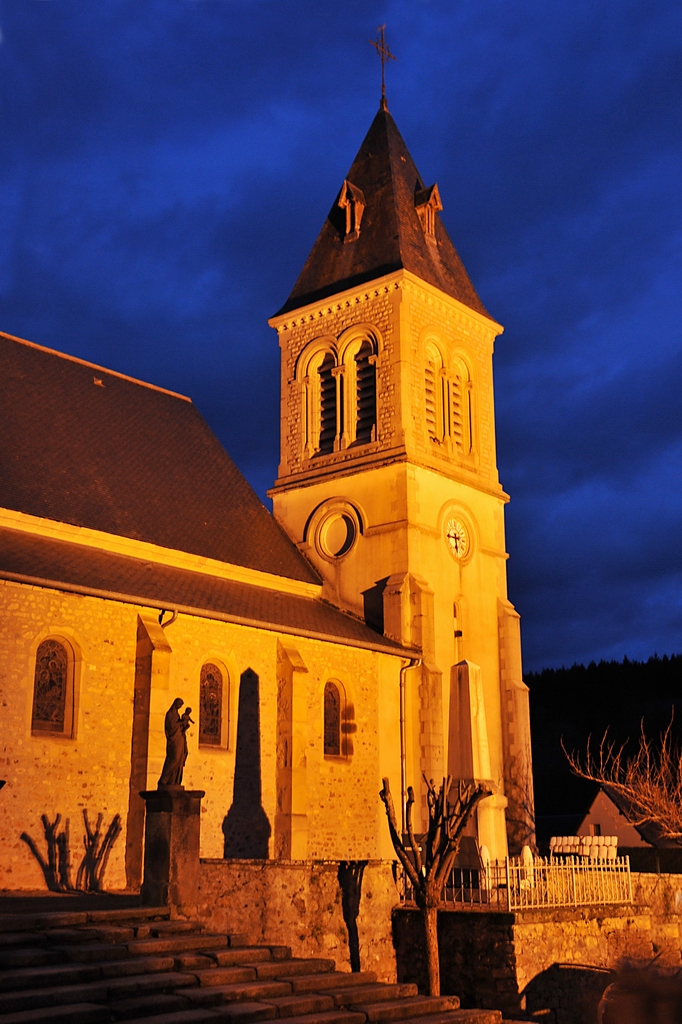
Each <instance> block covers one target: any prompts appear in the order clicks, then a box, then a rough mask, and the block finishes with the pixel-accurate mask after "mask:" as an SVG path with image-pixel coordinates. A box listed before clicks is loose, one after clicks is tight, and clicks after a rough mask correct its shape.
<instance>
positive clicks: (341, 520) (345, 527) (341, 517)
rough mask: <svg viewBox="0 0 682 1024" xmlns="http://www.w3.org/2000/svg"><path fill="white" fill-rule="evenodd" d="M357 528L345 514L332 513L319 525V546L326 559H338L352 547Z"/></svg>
mask: <svg viewBox="0 0 682 1024" xmlns="http://www.w3.org/2000/svg"><path fill="white" fill-rule="evenodd" d="M356 537H357V526H356V524H355V522H354V520H353V518H352V516H350V515H348V513H346V512H332V513H331V514H330V515H328V516H327V517H326V518H325V519H324V521H323V522H322V523H321V524H320V528H319V532H318V540H319V545H320V548H321V550H322V552H323V553H324V554H325V555H327V557H328V558H340V557H341V555H345V554H346V553H347V552H348V551H350V549H351V548H352V547H353V544H354V543H355V538H356Z"/></svg>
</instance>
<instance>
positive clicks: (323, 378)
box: [318, 353, 336, 454]
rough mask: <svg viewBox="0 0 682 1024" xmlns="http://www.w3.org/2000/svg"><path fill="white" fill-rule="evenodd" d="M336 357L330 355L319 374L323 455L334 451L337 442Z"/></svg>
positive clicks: (323, 361)
mask: <svg viewBox="0 0 682 1024" xmlns="http://www.w3.org/2000/svg"><path fill="white" fill-rule="evenodd" d="M333 369H334V357H333V356H332V355H331V353H328V354H327V355H326V356H325V357H324V359H323V360H322V362H321V363H320V367H319V370H318V373H319V375H320V442H319V450H320V452H321V453H322V454H327V453H329V452H333V451H334V441H335V440H336V378H335V377H334V374H333V372H332V371H333Z"/></svg>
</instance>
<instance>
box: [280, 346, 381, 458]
mask: <svg viewBox="0 0 682 1024" xmlns="http://www.w3.org/2000/svg"><path fill="white" fill-rule="evenodd" d="M375 363H376V344H375V342H374V339H370V338H368V337H366V336H365V337H363V336H362V335H360V336H357V335H356V336H355V337H352V338H351V339H350V340H346V342H345V343H341V344H337V342H336V341H335V340H334V339H332V338H330V339H329V342H328V343H326V344H325V343H324V342H315V343H314V345H313V352H312V354H311V355H310V356H309V357H308V358H307V359H305V358H304V359H303V360H302V364H303V365H302V369H301V370H299V371H297V372H298V373H299V374H300V377H299V379H301V380H302V382H303V389H304V429H303V433H304V442H303V444H304V450H305V453H306V455H307V456H308V457H312V456H314V455H329V454H330V453H331V452H336V451H340V450H341V449H344V448H349V447H351V446H353V445H364V444H370V443H371V442H372V441H374V440H375V439H376V424H377V382H376V366H375Z"/></svg>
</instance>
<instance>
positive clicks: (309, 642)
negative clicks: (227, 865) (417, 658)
mask: <svg viewBox="0 0 682 1024" xmlns="http://www.w3.org/2000/svg"><path fill="white" fill-rule="evenodd" d="M143 616H144V617H145V619H146V620H150V624H149V628H152V626H153V625H154V623H157V622H158V610H156V609H149V608H144V607H141V606H136V605H133V604H127V603H125V602H120V601H114V600H104V599H101V598H98V597H91V596H81V595H78V594H71V593H60V592H58V591H56V590H51V589H49V588H42V587H33V586H26V585H23V584H18V583H10V582H6V581H0V706H1V707H2V710H3V726H4V728H3V734H2V740H0V777H1V778H2V779H4V780H6V785H5V787H4V789H3V790H2V794H1V798H0V808H1V810H2V815H3V828H2V830H1V831H0V889H7V890H42V889H44V888H45V881H44V878H43V875H42V872H41V870H40V867H39V865H38V863H37V861H36V860H35V859H34V857H33V856H32V854H31V852H30V850H29V848H28V846H27V845H26V844H25V843H24V842H22V840H21V838H20V836H21V834H22V833H23V832H26V833H28V834H29V835H30V836H31V837H32V838H33V839H34V840H35V841H36V843H37V845H38V848H39V849H40V850H42V851H43V852H45V849H46V844H45V839H44V836H43V827H42V824H41V815H42V814H46V815H47V816H48V817H49V819H50V820H51V821H53V820H54V818H55V816H56V815H57V814H61V823H62V826H63V825H64V823H65V822H66V820H67V819H68V820H69V822H70V835H71V843H70V846H71V854H72V862H73V876H74V878H73V880H75V870H76V868H77V866H78V864H79V863H80V860H81V857H82V848H83V847H82V835H83V831H84V829H83V819H82V812H83V810H87V812H88V814H89V816H90V819H91V821H92V822H94V821H96V820H97V815H98V814H99V813H100V812H101V813H102V814H103V815H104V827H105V828H106V826H107V825H108V824H109V822H110V821H111V819H112V818H113V816H114V815H115V814H119V815H120V817H121V824H122V827H123V832H122V834H121V835H120V836H119V838H118V840H117V842H116V844H115V846H114V849H113V852H112V855H111V858H110V860H109V863H108V867H107V872H106V877H105V879H104V884H105V886H106V888H108V889H114V890H116V889H122V888H124V887H125V886H126V885H127V886H128V887H130V888H137V887H139V884H140V880H141V879H140V877H139V870H137V871H136V870H134V869H133V867H134V865H133V866H132V867H131V864H132V859H133V858H132V854H131V849H130V848H131V847H132V846H135V847H136V848H138V851H137V857H136V862H137V865H138V867H139V865H140V864H141V850H142V824H141V819H140V820H139V821H138V819H137V818H136V819H135V820H134V821H133V822H132V824H133V825H135V826H136V828H133V827H132V826H131V820H132V811H131V807H132V798H133V797H135V796H136V793H137V792H138V791H139V790H142V789H148V788H152V789H153V788H155V787H156V782H157V779H158V776H159V774H160V771H161V766H162V763H163V757H164V753H165V738H164V732H163V717H164V714H165V712H166V710H167V709H168V707H169V706H170V704H171V701H172V700H173V698H174V697H176V696H179V697H182V698H183V699H184V700H185V701H186V702H187V704H189V705H190V706H191V707H192V708H193V709H194V711H193V718H194V721H195V723H196V724H195V725H194V726H192V727H191V729H190V731H189V734H188V747H189V758H188V761H187V765H186V769H185V775H184V785H185V786H186V787H187V788H188V789H194V790H204V791H205V793H206V796H205V797H204V799H203V801H202V812H201V853H202V855H203V856H205V857H220V856H223V854H224V852H225V849H226V845H227V840H228V833H230V835H232V834H236V833H238V832H239V830H240V828H241V832H242V833H243V836H244V838H245V840H246V841H247V842H250V846H249V847H247V848H248V851H249V852H250V853H253V854H255V853H256V849H255V848H254V844H253V828H252V825H253V822H252V819H251V818H249V816H248V814H247V815H244V814H242V815H241V818H240V816H239V815H238V814H236V811H237V810H239V809H240V808H241V809H243V805H244V803H245V800H244V798H247V799H246V803H248V804H249V805H253V803H254V800H255V805H256V809H257V810H258V813H259V816H260V828H261V833H262V835H261V839H262V842H261V844H260V847H262V849H260V848H259V851H258V852H259V855H260V856H263V857H268V856H273V853H274V852H275V833H276V828H277V826H278V824H279V825H280V827H286V825H287V822H286V821H285V822H284V825H283V826H282V823H281V820H280V821H279V823H278V821H277V818H278V809H279V808H278V795H279V791H281V789H282V785H281V775H282V771H283V770H286V768H287V764H285V765H284V766H283V765H282V764H281V763H280V762H281V761H282V759H283V757H282V748H283V747H285V748H286V744H282V743H281V742H278V740H279V739H280V738H281V735H282V733H283V732H284V728H283V724H282V720H283V719H284V718H285V716H286V708H282V707H281V702H280V703H278V650H279V648H281V647H282V646H283V645H285V646H286V648H287V650H288V651H290V652H291V651H294V652H295V657H296V660H297V664H298V665H299V666H300V670H299V671H297V673H296V687H297V700H298V703H299V705H300V708H301V712H300V720H299V721H297V723H296V725H297V730H298V733H300V736H298V739H299V754H298V758H297V763H296V764H295V765H294V766H293V767H294V768H295V769H296V783H297V786H298V790H297V794H298V796H297V799H298V803H297V804H296V812H297V815H298V819H299V821H301V820H302V821H304V823H305V845H306V849H305V850H304V851H301V853H300V854H299V856H305V857H308V858H311V859H312V858H333V857H340V856H347V857H352V858H356V859H359V858H372V857H374V858H376V857H382V856H385V855H386V852H389V851H390V839H389V836H388V829H387V826H386V824H385V814H384V811H383V807H382V806H381V802H380V800H379V796H378V794H379V789H380V788H381V778H382V776H383V775H390V776H391V778H392V781H393V785H394V789H397V788H398V787H399V765H400V748H399V730H398V728H397V726H396V725H395V721H396V720H397V715H398V707H399V698H398V693H399V686H398V675H399V669H400V664H401V661H400V659H399V658H396V657H391V656H389V655H384V654H379V653H376V652H374V651H371V650H365V649H359V648H354V647H346V646H344V645H343V644H340V643H327V642H325V641H323V640H316V639H310V638H306V637H294V636H290V635H279V636H278V634H277V633H276V632H274V631H272V630H266V629H257V628H253V627H249V626H246V625H240V624H234V623H229V622H221V621H217V620H213V619H207V618H202V617H200V616H193V615H189V614H181V615H179V616H178V618H177V619H176V620H175V621H174V622H172V623H171V624H169V625H168V627H167V628H166V629H165V630H163V631H162V630H161V629H160V628H159V627H158V625H156V631H157V632H158V633H159V634H160V635H161V638H162V640H163V642H164V644H165V645H166V653H165V654H164V655H163V659H161V660H160V661H159V664H158V666H157V667H155V668H154V669H150V671H151V672H152V676H153V687H152V686H151V683H150V676H149V672H147V675H146V677H144V679H143V678H142V677H143V676H144V673H143V671H142V669H143V668H144V664H143V661H144V659H143V658H142V657H141V655H140V644H139V643H138V637H139V635H141V626H140V622H141V617H143ZM145 628H146V627H145ZM142 632H144V630H142ZM46 637H57V638H60V637H61V638H64V639H65V640H66V641H67V642H68V644H69V645H70V647H71V648H72V649H73V651H74V652H75V655H76V673H75V674H76V681H75V687H74V689H75V694H76V699H75V710H74V727H73V730H72V732H71V734H70V735H68V736H66V735H63V736H62V735H58V734H51V733H40V734H35V733H32V731H31V714H32V702H33V686H34V672H35V652H36V649H37V647H38V644H39V643H40V642H41V641H42V640H43V639H45V638H46ZM147 646H148V647H149V648H150V650H151V644H148V645H147ZM142 653H144V651H143V652H142ZM155 656H156V655H155ZM292 656H294V655H292ZM147 661H149V658H148V659H147ZM207 661H208V662H213V663H215V664H218V665H219V666H220V667H221V670H222V671H223V673H224V680H225V687H224V707H223V714H224V722H225V728H224V734H225V735H224V742H222V743H221V744H220V745H219V746H200V745H199V736H198V722H199V680H200V673H201V666H202V665H203V664H204V663H205V662H207ZM155 664H156V663H155ZM147 667H148V668H149V667H150V666H147ZM245 677H248V678H249V680H253V679H254V678H255V681H256V684H257V689H256V691H254V692H255V694H256V695H257V697H256V698H255V699H257V700H258V708H259V710H260V715H259V717H258V715H257V716H256V722H257V728H256V730H255V733H254V734H253V735H252V737H251V743H250V745H251V747H252V748H253V749H251V750H250V751H247V752H246V753H247V755H248V757H247V760H248V761H249V765H251V767H250V768H249V769H248V771H244V772H242V778H243V779H244V778H245V779H246V781H247V782H248V783H249V785H248V787H247V788H248V792H244V793H241V804H240V801H239V799H237V797H239V796H240V794H239V793H238V794H235V763H236V754H237V747H238V725H239V722H238V716H239V694H240V688H241V682H242V680H243V679H244V678H245ZM329 678H333V679H335V680H338V681H339V682H340V684H341V685H342V686H343V688H344V690H345V693H346V695H347V701H348V703H349V704H352V708H353V721H352V726H351V728H352V735H351V734H350V731H349V738H350V740H352V749H351V744H350V743H349V745H348V750H347V753H346V756H343V757H328V756H325V754H324V742H323V731H324V730H323V704H324V686H325V682H326V680H327V679H329ZM141 680H142V681H141ZM145 686H146V687H147V692H149V691H150V688H151V689H152V706H151V707H149V706H147V709H146V717H147V720H148V723H147V721H142V719H144V718H145V715H144V714H140V715H138V714H137V704H136V703H135V704H134V702H135V701H136V699H137V698H136V690H137V691H139V692H141V691H142V690H143V689H144V687H145ZM252 689H253V688H252ZM134 706H135V710H136V713H135V715H134V714H133V710H134ZM380 708H381V712H380ZM143 710H144V709H143ZM138 719H140V720H141V721H140V727H139V728H138ZM137 733H140V734H141V736H140V737H138V738H139V740H140V743H139V746H140V747H141V751H140V752H138V753H140V756H139V757H137V758H135V757H134V756H133V752H134V747H135V740H136V734H137ZM297 735H298V734H297ZM131 758H132V760H133V762H134V763H135V765H137V762H138V761H139V762H140V766H139V771H137V769H136V773H135V772H134V777H133V779H132V782H131ZM286 758H287V759H288V766H291V757H290V756H288V755H286ZM245 763H246V761H245ZM254 765H255V766H256V767H255V768H253V766H254ZM138 776H139V777H138ZM131 794H132V795H131ZM235 804H238V805H239V806H238V807H236V808H235ZM231 811H232V812H233V813H232V814H230V812H231ZM126 850H128V860H126ZM236 855H237V856H243V853H241V852H237V854H236Z"/></svg>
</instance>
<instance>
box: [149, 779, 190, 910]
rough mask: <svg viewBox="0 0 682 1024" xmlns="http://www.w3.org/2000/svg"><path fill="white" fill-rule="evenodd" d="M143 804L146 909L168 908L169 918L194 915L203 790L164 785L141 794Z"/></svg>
mask: <svg viewBox="0 0 682 1024" xmlns="http://www.w3.org/2000/svg"><path fill="white" fill-rule="evenodd" d="M140 796H141V797H142V799H143V800H144V801H145V804H146V811H147V813H146V821H145V832H144V840H145V841H144V881H143V883H142V889H141V893H140V895H141V896H142V902H143V904H145V906H148V907H163V906H168V907H169V908H170V911H171V917H176V916H180V917H188V916H191V915H193V914H195V913H196V909H197V902H198V893H199V830H200V815H201V798H202V797H203V796H204V791H203V790H200V789H199V790H189V789H185V787H184V786H163V787H161V788H160V789H152V790H148V791H147V792H143V793H140Z"/></svg>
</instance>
